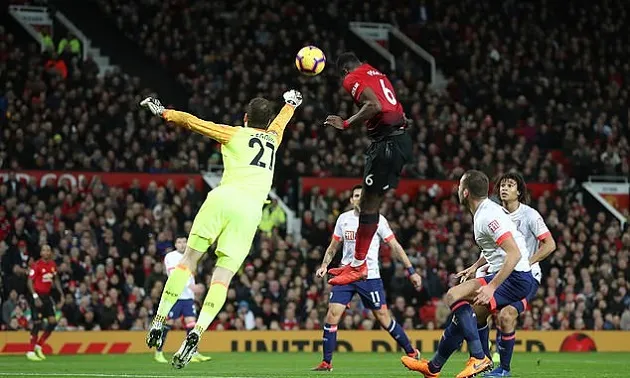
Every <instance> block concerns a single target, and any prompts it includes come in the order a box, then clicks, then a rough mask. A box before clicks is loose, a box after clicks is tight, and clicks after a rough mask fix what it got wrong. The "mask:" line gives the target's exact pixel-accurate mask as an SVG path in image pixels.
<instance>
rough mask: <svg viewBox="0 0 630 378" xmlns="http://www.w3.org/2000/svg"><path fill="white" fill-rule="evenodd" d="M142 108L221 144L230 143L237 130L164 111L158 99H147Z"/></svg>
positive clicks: (175, 112) (175, 111)
mask: <svg viewBox="0 0 630 378" xmlns="http://www.w3.org/2000/svg"><path fill="white" fill-rule="evenodd" d="M140 106H143V107H146V108H147V109H149V110H150V111H151V113H153V114H154V115H156V116H160V117H162V118H164V119H165V120H166V121H168V122H172V123H174V124H176V125H177V126H179V127H185V128H187V129H189V130H192V131H194V132H196V133H198V134H201V135H204V136H207V137H209V138H212V139H214V140H216V141H217V142H219V143H221V144H226V143H229V142H230V140H231V139H232V137H233V136H234V134H235V133H236V129H235V128H233V127H230V126H226V125H219V124H216V123H214V122H210V121H204V120H202V119H199V118H197V117H195V116H194V115H192V114H188V113H186V112H180V111H178V110H172V109H164V106H163V105H162V103H161V102H160V100H158V99H157V98H153V97H147V98H145V99H144V100H142V102H140Z"/></svg>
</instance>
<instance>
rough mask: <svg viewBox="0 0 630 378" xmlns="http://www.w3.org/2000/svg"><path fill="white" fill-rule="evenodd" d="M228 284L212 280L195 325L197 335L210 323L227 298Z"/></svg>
mask: <svg viewBox="0 0 630 378" xmlns="http://www.w3.org/2000/svg"><path fill="white" fill-rule="evenodd" d="M227 292H228V284H227V283H225V282H220V281H212V283H211V284H210V289H208V294H207V295H206V299H205V300H204V301H203V307H202V308H201V312H200V313H199V319H197V324H196V325H195V332H197V333H199V335H201V334H203V333H204V332H205V330H206V329H208V327H209V326H210V323H212V321H213V320H214V318H215V317H216V316H217V314H218V313H219V311H221V308H222V307H223V304H224V303H225V299H226V298H227Z"/></svg>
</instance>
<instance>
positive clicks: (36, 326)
mask: <svg viewBox="0 0 630 378" xmlns="http://www.w3.org/2000/svg"><path fill="white" fill-rule="evenodd" d="M42 306H43V304H42V303H41V298H38V299H34V300H33V302H32V303H31V315H32V319H33V327H32V328H31V337H30V345H29V348H28V352H27V353H26V358H28V359H29V360H30V361H41V358H39V357H38V356H37V354H36V353H35V347H36V346H37V340H38V335H39V331H40V330H41V327H42V320H41V319H42V318H41V311H42Z"/></svg>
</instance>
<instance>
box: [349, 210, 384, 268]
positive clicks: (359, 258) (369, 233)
mask: <svg viewBox="0 0 630 378" xmlns="http://www.w3.org/2000/svg"><path fill="white" fill-rule="evenodd" d="M378 219H379V214H378V213H377V214H360V215H359V228H358V229H357V235H356V244H355V247H354V261H353V262H352V266H358V265H360V264H362V263H363V261H364V260H365V257H366V256H367V253H368V250H369V248H370V244H371V243H372V238H374V234H375V233H376V230H377V229H378Z"/></svg>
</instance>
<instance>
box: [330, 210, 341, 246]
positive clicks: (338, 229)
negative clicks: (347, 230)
mask: <svg viewBox="0 0 630 378" xmlns="http://www.w3.org/2000/svg"><path fill="white" fill-rule="evenodd" d="M332 237H333V239H335V240H336V241H341V239H343V230H342V229H341V216H339V218H337V223H335V231H333V236H332Z"/></svg>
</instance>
